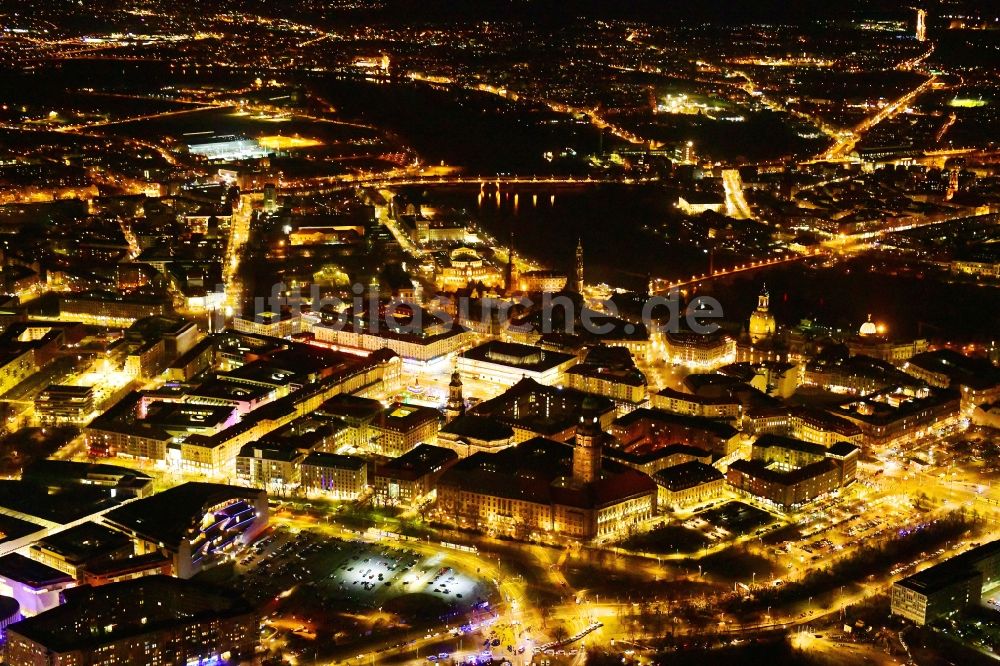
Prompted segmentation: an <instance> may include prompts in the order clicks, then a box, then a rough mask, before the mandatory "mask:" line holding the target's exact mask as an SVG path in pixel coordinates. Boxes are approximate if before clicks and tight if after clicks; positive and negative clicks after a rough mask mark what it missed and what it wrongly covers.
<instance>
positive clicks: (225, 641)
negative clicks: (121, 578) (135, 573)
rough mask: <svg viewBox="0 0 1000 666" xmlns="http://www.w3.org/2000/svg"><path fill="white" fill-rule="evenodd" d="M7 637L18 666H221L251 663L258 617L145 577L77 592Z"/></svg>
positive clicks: (239, 603)
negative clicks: (133, 665)
mask: <svg viewBox="0 0 1000 666" xmlns="http://www.w3.org/2000/svg"><path fill="white" fill-rule="evenodd" d="M7 632H8V641H7V647H6V653H5V656H6V659H5V662H6V663H8V664H12V665H14V666H42V665H43V664H44V665H45V666H82V665H83V664H168V663H170V664H203V665H209V664H219V665H221V664H225V663H238V662H240V661H242V660H249V659H252V658H253V656H254V652H255V650H256V647H257V643H258V640H259V639H258V636H259V617H258V615H257V613H256V611H254V610H253V608H252V607H251V606H250V605H249V604H248V603H246V601H244V600H243V599H242V598H241V597H239V595H237V594H235V593H233V592H229V591H223V590H218V589H215V588H212V587H210V586H207V585H205V584H202V583H192V582H189V581H181V580H177V579H176V578H171V577H169V576H147V577H143V578H140V579H136V580H132V581H126V582H121V583H113V584H110V585H103V586H100V587H89V586H85V587H80V588H77V589H75V590H73V591H72V592H71V593H67V594H66V603H65V604H63V605H62V606H59V607H58V608H53V609H52V610H50V611H48V612H46V613H42V614H41V615H38V616H36V617H34V618H29V619H27V620H23V621H21V622H18V623H16V624H13V625H11V626H10V627H8V629H7Z"/></svg>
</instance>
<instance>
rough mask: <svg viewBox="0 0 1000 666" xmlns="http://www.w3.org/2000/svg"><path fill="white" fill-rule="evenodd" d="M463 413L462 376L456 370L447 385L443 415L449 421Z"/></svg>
mask: <svg viewBox="0 0 1000 666" xmlns="http://www.w3.org/2000/svg"><path fill="white" fill-rule="evenodd" d="M464 413H465V398H464V397H463V395H462V375H460V374H459V373H458V370H457V369H456V370H455V371H454V372H453V373H451V382H450V383H449V384H448V402H447V404H446V405H445V408H444V415H445V418H446V419H447V420H448V421H451V420H453V419H455V418H457V417H459V416H461V415H462V414H464Z"/></svg>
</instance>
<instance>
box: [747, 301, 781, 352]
mask: <svg viewBox="0 0 1000 666" xmlns="http://www.w3.org/2000/svg"><path fill="white" fill-rule="evenodd" d="M776 328H777V325H776V324H775V320H774V315H773V314H771V295H770V294H769V293H768V292H767V287H764V288H763V289H762V290H761V292H760V295H759V296H758V297H757V309H756V310H754V311H753V313H752V314H751V315H750V341H751V342H752V343H754V344H757V343H759V342H763V341H765V340H768V339H770V338H771V337H772V336H773V335H774V332H775V330H776Z"/></svg>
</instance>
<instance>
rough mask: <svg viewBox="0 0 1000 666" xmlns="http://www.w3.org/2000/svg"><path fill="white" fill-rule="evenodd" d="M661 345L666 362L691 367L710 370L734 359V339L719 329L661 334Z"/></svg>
mask: <svg viewBox="0 0 1000 666" xmlns="http://www.w3.org/2000/svg"><path fill="white" fill-rule="evenodd" d="M663 347H664V352H665V354H666V360H667V361H668V362H670V363H675V364H677V365H683V366H686V367H688V368H693V369H701V370H712V369H715V368H718V367H721V366H723V365H726V364H729V363H732V362H734V361H735V360H736V341H735V340H733V339H732V338H730V337H729V336H728V335H726V334H725V333H722V332H719V331H716V332H715V333H709V334H706V335H702V334H700V333H694V332H692V331H677V332H670V333H667V334H666V335H664V336H663Z"/></svg>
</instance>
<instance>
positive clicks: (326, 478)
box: [300, 451, 368, 500]
mask: <svg viewBox="0 0 1000 666" xmlns="http://www.w3.org/2000/svg"><path fill="white" fill-rule="evenodd" d="M300 470H301V471H300V475H301V484H302V489H303V490H305V492H306V493H307V494H310V495H313V494H315V495H320V496H323V497H329V498H330V499H335V500H356V499H357V498H358V497H359V496H360V495H361V493H363V492H364V490H365V488H366V487H367V486H368V463H367V462H366V461H365V460H364V459H362V458H357V457H355V456H341V455H337V454H334V453H324V452H322V451H314V452H312V453H310V454H309V455H308V456H306V457H305V459H304V460H303V461H302V464H301V465H300Z"/></svg>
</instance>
